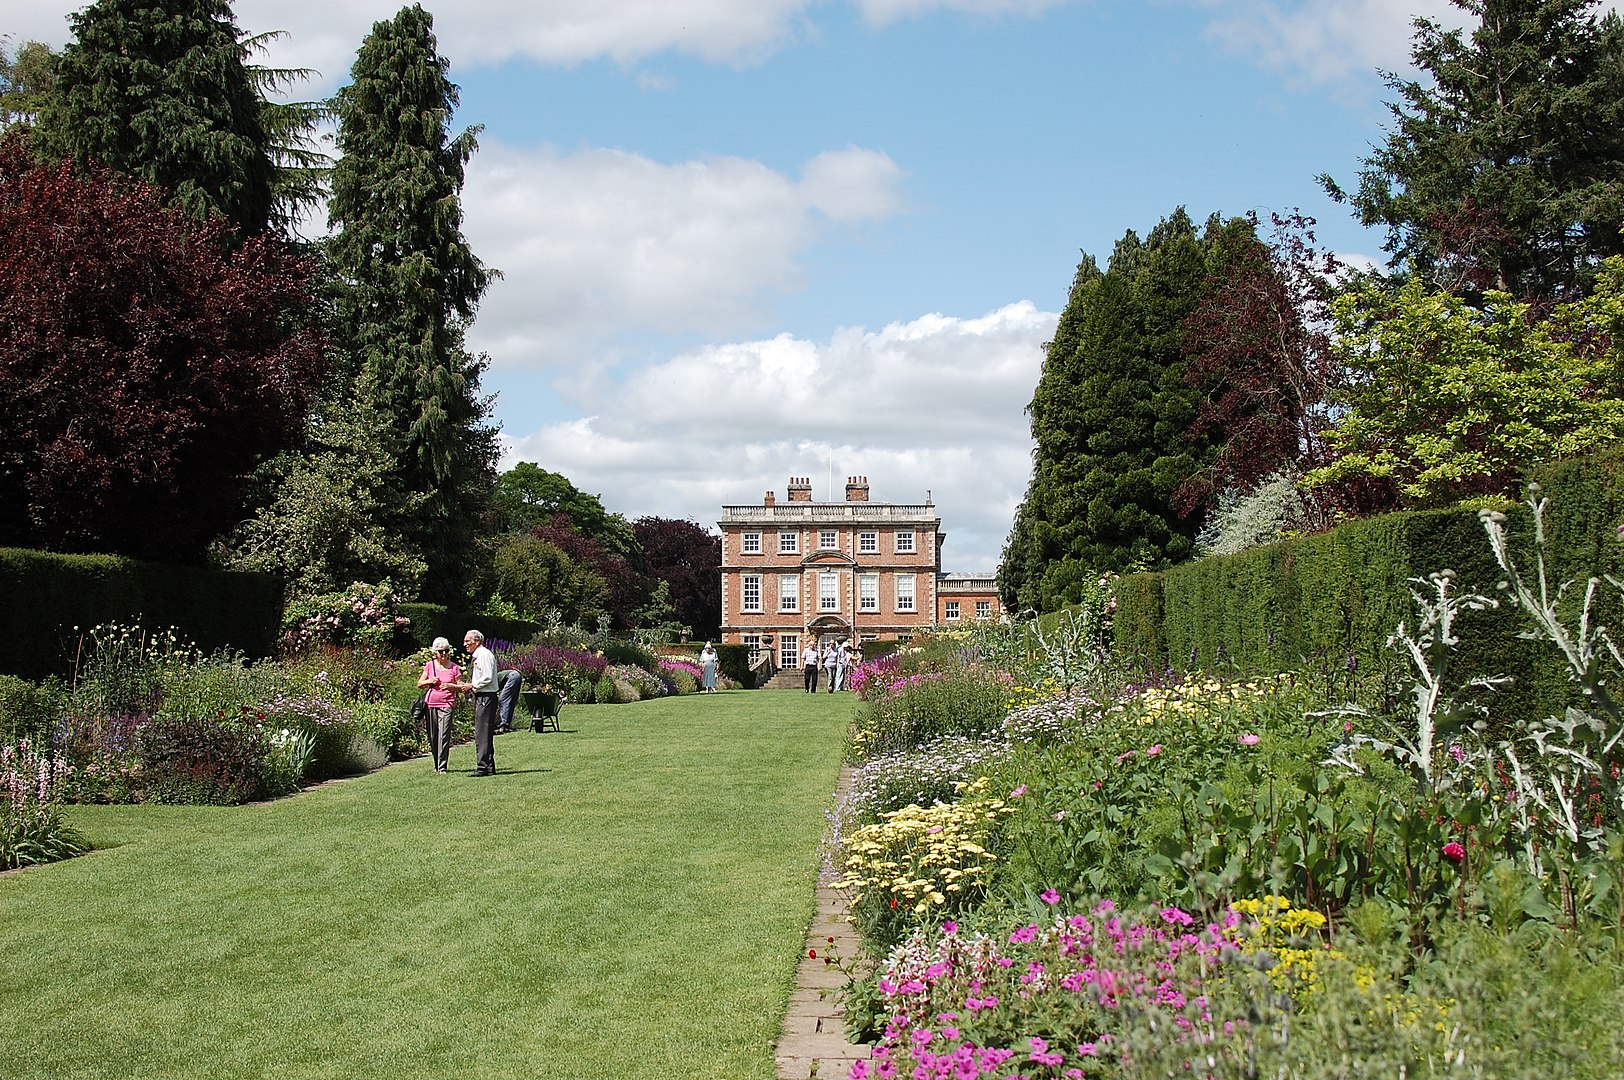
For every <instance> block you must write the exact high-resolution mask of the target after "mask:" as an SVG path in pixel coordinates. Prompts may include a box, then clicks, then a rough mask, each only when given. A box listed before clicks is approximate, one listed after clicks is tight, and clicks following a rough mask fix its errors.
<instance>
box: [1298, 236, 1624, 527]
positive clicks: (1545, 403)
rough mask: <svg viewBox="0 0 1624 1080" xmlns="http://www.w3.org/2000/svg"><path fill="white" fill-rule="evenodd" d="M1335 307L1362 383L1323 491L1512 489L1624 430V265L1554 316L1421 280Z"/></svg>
mask: <svg viewBox="0 0 1624 1080" xmlns="http://www.w3.org/2000/svg"><path fill="white" fill-rule="evenodd" d="M1335 310H1336V315H1337V322H1338V353H1339V355H1340V356H1341V358H1342V360H1343V362H1344V363H1345V364H1346V365H1347V366H1348V368H1349V369H1350V371H1351V372H1353V379H1352V380H1351V383H1350V386H1349V388H1348V389H1347V391H1346V393H1345V396H1344V397H1343V398H1342V399H1341V400H1340V401H1339V402H1338V416H1337V421H1336V424H1335V426H1334V427H1333V428H1332V429H1331V430H1330V431H1329V432H1328V434H1327V438H1328V440H1329V442H1330V444H1331V446H1332V449H1333V450H1334V451H1335V452H1336V455H1335V457H1334V459H1333V460H1332V461H1331V462H1330V463H1329V464H1328V465H1326V466H1324V467H1323V468H1321V469H1318V470H1316V471H1314V472H1312V473H1310V474H1309V476H1308V480H1309V482H1311V483H1312V482H1329V481H1336V480H1341V479H1344V478H1347V477H1356V478H1359V477H1372V478H1376V479H1379V480H1382V481H1385V482H1388V483H1391V484H1392V485H1394V486H1395V487H1396V489H1397V490H1398V492H1399V493H1400V494H1401V496H1402V497H1403V499H1404V501H1405V503H1406V504H1407V505H1411V506H1432V505H1438V504H1442V503H1447V502H1452V501H1454V500H1457V499H1460V498H1463V497H1470V496H1473V495H1512V494H1515V492H1516V487H1517V484H1518V482H1519V481H1520V479H1521V477H1522V475H1523V472H1524V470H1526V469H1527V468H1528V467H1529V466H1531V465H1535V464H1538V463H1539V462H1542V461H1547V460H1551V459H1553V458H1559V457H1568V456H1572V455H1575V454H1580V453H1587V452H1590V451H1593V450H1595V449H1596V448H1597V447H1599V446H1602V445H1605V444H1607V443H1609V442H1613V441H1615V440H1617V439H1619V438H1620V437H1621V436H1624V401H1621V400H1620V399H1619V397H1618V393H1617V391H1618V371H1619V367H1618V364H1619V360H1620V358H1621V357H1620V346H1619V344H1618V343H1619V342H1620V340H1624V339H1621V338H1620V336H1619V332H1620V330H1624V258H1619V257H1615V258H1612V259H1608V260H1607V261H1606V262H1605V263H1604V264H1603V265H1602V268H1601V273H1600V275H1599V277H1598V279H1597V283H1596V288H1595V291H1594V293H1593V295H1591V296H1590V297H1587V298H1584V299H1582V300H1578V301H1574V302H1571V303H1568V304H1563V305H1559V306H1558V307H1557V308H1556V309H1555V310H1554V311H1553V312H1552V313H1551V317H1550V318H1548V319H1537V318H1535V312H1534V310H1533V308H1532V307H1531V306H1530V305H1529V304H1525V303H1521V302H1518V301H1515V300H1513V299H1512V298H1511V297H1510V296H1509V295H1507V294H1505V293H1496V292H1491V293H1488V294H1487V295H1486V296H1485V298H1484V302H1483V303H1482V304H1481V305H1480V306H1472V305H1469V304H1467V303H1466V302H1465V301H1463V300H1461V299H1460V298H1459V297H1456V296H1454V295H1452V294H1450V293H1447V292H1442V291H1436V292H1432V291H1428V290H1427V289H1426V288H1425V287H1424V286H1423V285H1422V283H1421V282H1420V281H1419V280H1411V281H1409V282H1407V283H1406V284H1405V285H1404V287H1403V288H1402V289H1401V290H1400V291H1399V293H1398V294H1397V295H1396V296H1395V295H1393V294H1391V293H1389V292H1388V291H1386V290H1384V289H1381V288H1377V287H1368V288H1364V289H1360V290H1358V291H1356V292H1353V293H1350V294H1349V295H1347V296H1345V297H1342V298H1340V299H1338V301H1337V303H1336V307H1335Z"/></svg>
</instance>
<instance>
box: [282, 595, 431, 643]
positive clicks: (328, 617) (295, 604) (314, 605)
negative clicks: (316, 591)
mask: <svg viewBox="0 0 1624 1080" xmlns="http://www.w3.org/2000/svg"><path fill="white" fill-rule="evenodd" d="M396 600H397V598H396V596H395V590H394V586H393V585H391V584H390V583H389V581H388V580H387V579H385V580H384V581H381V582H379V583H378V584H376V585H370V584H367V583H366V582H361V581H357V582H355V583H354V584H352V585H351V586H350V587H349V588H347V589H345V590H344V591H343V592H334V593H322V594H320V595H317V596H300V597H295V598H293V599H292V600H290V601H289V602H288V606H287V610H286V611H284V612H283V613H282V644H283V646H284V648H288V649H292V650H295V651H297V650H299V649H305V648H309V647H310V646H312V645H316V644H332V645H353V646H356V647H358V648H362V649H368V650H371V651H373V652H385V651H387V650H389V649H390V648H391V647H392V646H393V645H394V643H395V635H396V634H397V633H400V632H404V631H405V630H406V628H407V627H408V626H409V620H408V619H407V617H406V616H404V615H397V614H396V612H395V604H396Z"/></svg>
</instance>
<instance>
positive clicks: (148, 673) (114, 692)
mask: <svg viewBox="0 0 1624 1080" xmlns="http://www.w3.org/2000/svg"><path fill="white" fill-rule="evenodd" d="M74 656H75V659H74V668H73V677H72V681H71V683H70V695H71V697H72V702H73V705H74V707H75V708H77V709H79V710H82V711H84V712H90V713H98V714H101V715H104V716H119V715H127V714H131V713H150V712H152V711H154V710H155V709H156V708H157V707H158V704H159V703H160V702H161V701H162V699H163V680H164V676H165V674H166V672H168V671H171V670H174V669H176V668H180V667H185V666H186V665H189V664H191V663H193V662H194V661H195V660H196V659H197V649H196V647H195V646H193V645H192V644H191V643H189V642H185V641H182V640H181V638H180V637H179V635H178V634H177V633H176V631H175V628H174V627H166V628H164V629H161V630H148V629H146V628H144V627H141V626H138V625H124V624H120V623H103V624H101V625H99V626H93V627H91V628H90V629H89V630H85V631H83V632H81V633H80V634H79V636H78V641H77V644H76V646H75V651H74Z"/></svg>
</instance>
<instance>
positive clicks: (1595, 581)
mask: <svg viewBox="0 0 1624 1080" xmlns="http://www.w3.org/2000/svg"><path fill="white" fill-rule="evenodd" d="M1526 501H1527V504H1528V507H1529V509H1530V510H1531V511H1533V521H1534V569H1533V580H1532V581H1529V580H1526V579H1525V578H1524V577H1523V574H1522V571H1521V570H1520V569H1519V568H1518V566H1517V561H1516V559H1515V558H1514V556H1513V554H1512V552H1511V547H1510V543H1509V542H1508V539H1507V535H1506V517H1505V515H1504V514H1501V513H1497V512H1495V511H1492V510H1484V511H1480V512H1479V514H1478V517H1479V519H1480V520H1481V521H1482V522H1483V528H1484V530H1485V531H1486V532H1487V533H1488V537H1489V546H1490V548H1491V549H1492V550H1493V552H1494V558H1495V561H1496V562H1497V563H1499V565H1500V569H1501V572H1502V573H1503V575H1504V577H1503V579H1502V581H1501V584H1500V588H1501V591H1502V592H1503V594H1504V595H1505V597H1506V602H1507V603H1509V604H1512V605H1515V606H1516V607H1517V608H1519V609H1520V610H1521V611H1523V613H1524V614H1525V615H1527V617H1528V621H1529V624H1530V625H1529V628H1528V629H1526V630H1524V631H1522V633H1521V634H1519V636H1520V637H1522V638H1525V639H1527V640H1531V641H1544V642H1547V643H1548V644H1550V645H1551V646H1553V647H1554V648H1555V649H1556V651H1557V653H1558V654H1560V655H1561V657H1562V660H1563V662H1564V664H1565V665H1566V666H1567V669H1568V678H1569V680H1570V681H1571V682H1572V683H1573V684H1574V685H1575V686H1577V687H1578V689H1579V691H1580V692H1581V694H1582V696H1583V700H1584V707H1582V708H1579V707H1574V706H1571V705H1570V706H1568V707H1567V708H1565V709H1564V710H1563V713H1562V715H1560V716H1550V717H1545V718H1539V719H1534V720H1530V721H1528V722H1527V723H1526V724H1524V725H1523V726H1522V731H1521V732H1520V733H1519V734H1518V736H1517V737H1515V738H1514V739H1511V740H1507V741H1506V742H1504V743H1502V744H1501V747H1500V751H1501V753H1502V754H1503V755H1504V757H1505V760H1506V764H1507V766H1508V769H1509V771H1510V775H1511V780H1512V782H1513V784H1514V785H1515V786H1516V790H1517V798H1516V799H1515V800H1514V805H1513V814H1514V818H1515V821H1516V823H1517V825H1518V826H1519V827H1520V828H1521V830H1522V831H1523V833H1524V835H1525V837H1526V838H1527V839H1526V842H1525V851H1526V855H1527V858H1528V859H1529V862H1530V867H1529V868H1530V870H1533V871H1535V872H1540V871H1542V870H1544V869H1545V867H1542V866H1541V865H1540V862H1541V855H1542V850H1541V845H1540V844H1539V842H1538V838H1537V834H1538V831H1539V830H1538V826H1537V823H1536V822H1535V821H1534V820H1533V815H1534V812H1535V810H1536V809H1537V810H1538V811H1539V813H1540V814H1541V815H1542V816H1543V817H1544V818H1545V819H1546V821H1547V822H1548V823H1549V825H1550V826H1551V827H1554V829H1555V830H1556V831H1557V833H1558V834H1559V835H1560V836H1561V838H1562V839H1564V840H1565V841H1566V842H1567V844H1569V845H1572V846H1573V847H1574V848H1575V849H1577V851H1578V852H1582V853H1584V854H1589V855H1598V854H1600V853H1601V852H1602V851H1604V850H1605V848H1606V845H1607V832H1608V831H1609V829H1610V828H1611V829H1615V830H1616V829H1617V827H1618V823H1619V818H1620V814H1621V812H1624V802H1621V798H1620V783H1619V776H1618V769H1619V767H1620V766H1621V765H1624V760H1621V759H1624V752H1621V743H1624V716H1621V713H1620V708H1619V702H1618V700H1617V699H1616V698H1615V697H1613V695H1612V693H1611V692H1610V691H1609V690H1608V689H1607V684H1608V681H1609V680H1610V679H1615V678H1617V677H1618V676H1619V675H1620V674H1621V673H1624V655H1621V654H1620V651H1619V648H1618V646H1617V644H1615V643H1614V641H1613V639H1612V638H1611V637H1610V636H1609V635H1608V633H1607V628H1606V627H1605V626H1603V625H1601V624H1600V623H1599V622H1597V620H1596V604H1597V599H1598V596H1599V594H1600V592H1601V588H1602V586H1603V585H1604V584H1605V585H1610V586H1611V587H1612V588H1614V589H1616V590H1620V591H1624V585H1621V584H1620V582H1619V581H1618V579H1617V578H1615V577H1612V576H1611V575H1592V576H1591V577H1590V578H1589V579H1588V580H1587V581H1586V582H1585V593H1584V602H1583V603H1582V604H1581V605H1580V607H1579V610H1578V624H1577V625H1576V626H1570V625H1569V623H1568V622H1567V621H1566V620H1565V619H1564V617H1563V615H1562V611H1561V608H1562V601H1563V599H1564V598H1565V596H1566V595H1567V593H1568V590H1569V588H1570V587H1571V585H1572V583H1571V582H1564V583H1563V584H1562V585H1559V586H1557V587H1555V588H1554V589H1553V588H1552V586H1551V583H1550V578H1549V574H1548V571H1547V566H1546V559H1545V544H1546V539H1545V511H1546V509H1547V507H1548V505H1549V500H1548V499H1546V498H1544V497H1543V496H1542V495H1541V494H1540V489H1539V485H1537V484H1530V485H1529V488H1528V497H1527V500H1526ZM1519 751H1520V752H1519ZM1525 755H1526V756H1527V757H1528V758H1529V761H1528V762H1526V763H1525V761H1524V756H1525ZM1535 761H1537V764H1535Z"/></svg>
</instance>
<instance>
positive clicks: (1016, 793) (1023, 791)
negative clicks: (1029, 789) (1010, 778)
mask: <svg viewBox="0 0 1624 1080" xmlns="http://www.w3.org/2000/svg"><path fill="white" fill-rule="evenodd" d="M1025 794H1026V785H1025V784H1022V785H1021V786H1020V787H1018V788H1016V789H1015V790H1014V791H1012V792H1010V793H1009V797H1010V798H1012V799H1018V798H1020V797H1021V796H1022V795H1025Z"/></svg>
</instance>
